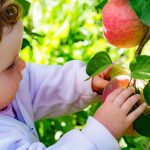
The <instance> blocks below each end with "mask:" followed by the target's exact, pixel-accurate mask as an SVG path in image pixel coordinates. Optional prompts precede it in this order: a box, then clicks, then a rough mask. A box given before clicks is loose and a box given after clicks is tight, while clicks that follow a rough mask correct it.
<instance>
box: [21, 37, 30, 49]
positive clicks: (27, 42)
mask: <svg viewBox="0 0 150 150" xmlns="http://www.w3.org/2000/svg"><path fill="white" fill-rule="evenodd" d="M27 46H29V47H31V48H32V46H31V44H30V42H29V41H28V40H27V39H25V38H23V42H22V47H21V49H24V48H25V47H27Z"/></svg>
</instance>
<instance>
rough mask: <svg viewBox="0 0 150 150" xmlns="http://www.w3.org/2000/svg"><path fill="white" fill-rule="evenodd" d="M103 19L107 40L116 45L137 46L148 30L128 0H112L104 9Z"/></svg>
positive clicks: (123, 46)
mask: <svg viewBox="0 0 150 150" xmlns="http://www.w3.org/2000/svg"><path fill="white" fill-rule="evenodd" d="M102 20H103V28H104V36H105V38H106V40H107V41H108V42H109V43H110V44H112V45H114V46H116V47H120V48H130V47H134V46H137V45H138V44H139V43H140V42H141V40H142V38H143V37H144V35H145V34H146V33H147V32H148V26H146V25H145V24H143V23H142V22H141V21H140V20H139V18H138V17H137V15H136V14H135V12H134V11H133V10H132V9H131V7H130V5H129V1H128V0H110V1H109V2H108V3H107V4H106V5H105V6H104V8H103V10H102Z"/></svg>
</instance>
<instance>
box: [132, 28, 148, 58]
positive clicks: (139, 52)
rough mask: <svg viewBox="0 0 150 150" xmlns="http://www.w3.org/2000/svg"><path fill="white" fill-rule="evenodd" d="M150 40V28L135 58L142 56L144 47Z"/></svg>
mask: <svg viewBox="0 0 150 150" xmlns="http://www.w3.org/2000/svg"><path fill="white" fill-rule="evenodd" d="M149 39H150V27H149V31H148V32H147V34H146V35H145V36H144V38H143V39H142V41H141V43H140V45H139V46H138V48H137V50H136V52H135V55H134V57H135V58H136V57H137V56H139V55H141V52H142V50H143V47H144V46H145V44H146V43H147V42H148V40H149Z"/></svg>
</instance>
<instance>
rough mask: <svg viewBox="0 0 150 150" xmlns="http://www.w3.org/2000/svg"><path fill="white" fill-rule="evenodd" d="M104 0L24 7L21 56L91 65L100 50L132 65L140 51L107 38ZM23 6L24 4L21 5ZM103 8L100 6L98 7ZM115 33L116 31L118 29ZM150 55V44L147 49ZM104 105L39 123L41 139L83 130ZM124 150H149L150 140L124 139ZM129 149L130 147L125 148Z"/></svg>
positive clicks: (42, 1) (39, 0) (54, 0)
mask: <svg viewBox="0 0 150 150" xmlns="http://www.w3.org/2000/svg"><path fill="white" fill-rule="evenodd" d="M101 2H102V1H100V0H32V1H30V9H29V11H28V13H27V12H26V10H27V8H28V7H29V6H28V5H24V6H25V8H24V12H25V13H26V15H25V16H24V18H23V22H24V26H25V32H24V43H23V47H22V51H21V53H20V55H21V57H22V58H23V59H24V60H25V61H26V62H32V63H39V64H49V65H53V64H59V65H63V64H64V63H65V62H67V61H69V60H73V59H78V60H82V61H84V62H85V63H87V62H88V61H89V60H90V58H91V57H92V56H93V55H94V54H95V53H97V52H98V51H107V52H108V53H109V55H110V57H111V58H112V60H113V61H116V60H120V59H121V60H122V61H124V62H125V63H127V64H128V63H129V62H130V61H131V60H132V59H133V56H134V52H135V50H136V48H130V49H118V48H116V47H113V46H111V45H110V44H109V43H107V42H106V40H105V39H104V37H103V28H102V19H101V5H99V4H100V3H101ZM21 3H23V2H21ZM98 6H99V7H98ZM114 30H115V29H114ZM143 54H148V55H150V43H149V44H147V45H146V46H145V48H144V50H143ZM99 106H100V103H98V104H93V105H92V106H89V107H88V108H86V109H85V110H84V111H81V112H79V113H76V114H73V115H69V116H64V117H60V118H53V119H52V118H51V119H47V120H42V121H38V122H36V127H37V130H38V133H39V137H40V140H41V141H42V142H43V143H44V144H45V145H46V146H50V145H52V144H54V143H55V142H56V141H57V140H58V139H59V138H60V137H61V136H62V135H63V134H64V133H66V132H68V131H69V130H71V129H73V128H79V129H82V128H83V127H84V124H85V123H86V120H87V117H88V116H89V115H93V114H94V112H95V110H96V109H97V108H98V107H99ZM120 145H121V147H122V149H124V150H128V149H129V148H131V147H132V150H148V149H150V143H149V138H145V137H142V136H137V137H123V138H121V140H120ZM125 147H126V148H125Z"/></svg>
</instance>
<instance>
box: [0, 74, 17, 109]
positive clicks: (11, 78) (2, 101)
mask: <svg viewBox="0 0 150 150" xmlns="http://www.w3.org/2000/svg"><path fill="white" fill-rule="evenodd" d="M0 83H1V85H0V108H1V109H2V107H6V106H8V105H9V104H10V103H11V102H12V100H13V99H14V98H15V95H16V92H17V90H18V87H19V75H18V74H17V72H14V71H9V72H7V73H6V74H5V75H4V76H3V78H0Z"/></svg>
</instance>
